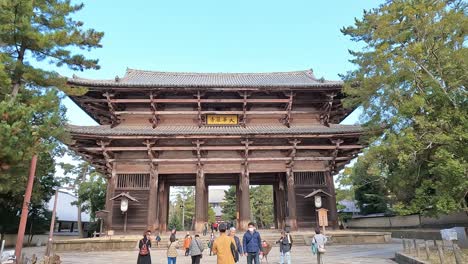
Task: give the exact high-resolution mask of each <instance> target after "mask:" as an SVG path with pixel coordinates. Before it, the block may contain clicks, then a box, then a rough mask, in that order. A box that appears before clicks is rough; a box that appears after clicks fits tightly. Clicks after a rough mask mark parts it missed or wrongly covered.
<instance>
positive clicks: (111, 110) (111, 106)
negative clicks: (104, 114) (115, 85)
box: [103, 91, 120, 127]
mask: <svg viewBox="0 0 468 264" xmlns="http://www.w3.org/2000/svg"><path fill="white" fill-rule="evenodd" d="M103 95H104V97H106V101H107V106H108V107H109V113H110V115H111V116H110V119H111V127H115V126H116V125H118V124H120V119H119V117H118V116H117V114H116V113H115V111H116V107H115V106H114V103H112V101H111V97H113V96H114V95H113V94H111V93H109V91H106V92H105V93H104V94H103Z"/></svg>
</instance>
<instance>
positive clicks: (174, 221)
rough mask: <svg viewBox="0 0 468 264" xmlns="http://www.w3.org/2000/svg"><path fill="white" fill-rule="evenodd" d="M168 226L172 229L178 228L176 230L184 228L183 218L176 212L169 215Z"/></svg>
mask: <svg viewBox="0 0 468 264" xmlns="http://www.w3.org/2000/svg"><path fill="white" fill-rule="evenodd" d="M168 227H169V229H170V230H172V229H176V230H182V229H183V228H182V220H181V218H180V217H179V216H178V215H176V214H171V215H170V217H169V224H168Z"/></svg>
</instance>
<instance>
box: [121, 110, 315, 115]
mask: <svg viewBox="0 0 468 264" xmlns="http://www.w3.org/2000/svg"><path fill="white" fill-rule="evenodd" d="M320 113H322V112H321V111H314V110H312V111H290V114H291V115H292V114H320ZM115 114H116V115H151V114H152V112H151V111H115ZM158 114H159V115H198V114H202V115H205V114H212V115H243V114H244V111H200V112H199V111H160V112H158ZM245 114H246V115H286V114H288V111H246V112H245Z"/></svg>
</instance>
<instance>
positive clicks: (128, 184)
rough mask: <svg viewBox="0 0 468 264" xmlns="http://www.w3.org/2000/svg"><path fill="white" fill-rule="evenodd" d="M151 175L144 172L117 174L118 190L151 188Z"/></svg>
mask: <svg viewBox="0 0 468 264" xmlns="http://www.w3.org/2000/svg"><path fill="white" fill-rule="evenodd" d="M149 179H150V175H149V174H147V173H144V174H117V188H116V189H117V190H119V189H124V190H149Z"/></svg>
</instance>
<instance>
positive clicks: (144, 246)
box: [137, 230, 151, 264]
mask: <svg viewBox="0 0 468 264" xmlns="http://www.w3.org/2000/svg"><path fill="white" fill-rule="evenodd" d="M150 249H151V231H149V230H148V231H146V232H145V233H143V238H142V239H140V241H139V242H138V260H137V264H151V254H150Z"/></svg>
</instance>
